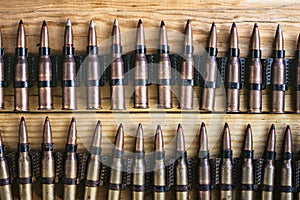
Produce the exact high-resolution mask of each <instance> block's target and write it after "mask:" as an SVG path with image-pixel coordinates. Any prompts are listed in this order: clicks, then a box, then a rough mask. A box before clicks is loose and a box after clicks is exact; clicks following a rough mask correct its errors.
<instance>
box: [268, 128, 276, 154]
mask: <svg viewBox="0 0 300 200" xmlns="http://www.w3.org/2000/svg"><path fill="white" fill-rule="evenodd" d="M275 145H276V132H275V126H274V124H272V126H271V128H270V131H269V136H268V143H267V147H266V151H273V152H274V151H275Z"/></svg>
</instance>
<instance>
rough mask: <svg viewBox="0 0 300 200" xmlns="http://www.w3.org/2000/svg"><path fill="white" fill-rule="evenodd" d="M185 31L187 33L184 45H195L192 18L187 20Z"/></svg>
mask: <svg viewBox="0 0 300 200" xmlns="http://www.w3.org/2000/svg"><path fill="white" fill-rule="evenodd" d="M184 33H185V38H184V45H186V46H193V30H192V24H191V22H190V20H188V21H187V22H186V26H185V31H184Z"/></svg>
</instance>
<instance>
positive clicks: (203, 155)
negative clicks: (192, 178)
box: [198, 123, 211, 200]
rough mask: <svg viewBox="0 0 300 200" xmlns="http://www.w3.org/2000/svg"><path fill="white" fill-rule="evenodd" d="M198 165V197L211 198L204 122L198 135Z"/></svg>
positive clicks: (204, 199) (209, 169)
mask: <svg viewBox="0 0 300 200" xmlns="http://www.w3.org/2000/svg"><path fill="white" fill-rule="evenodd" d="M198 157H199V167H198V177H199V180H198V184H199V189H198V194H199V197H198V199H201V200H210V199H211V192H210V190H211V187H210V185H211V181H210V180H211V168H210V164H209V150H208V138H207V132H206V127H205V124H204V123H202V124H201V128H200V135H199V153H198Z"/></svg>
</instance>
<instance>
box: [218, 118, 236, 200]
mask: <svg viewBox="0 0 300 200" xmlns="http://www.w3.org/2000/svg"><path fill="white" fill-rule="evenodd" d="M232 170H233V164H232V150H231V138H230V130H229V126H228V124H227V123H225V126H224V129H223V148H222V162H221V170H220V173H221V181H220V199H222V200H223V199H224V200H225V199H226V200H229V199H233V194H232V190H233V188H232V184H233V180H232V178H233V177H232Z"/></svg>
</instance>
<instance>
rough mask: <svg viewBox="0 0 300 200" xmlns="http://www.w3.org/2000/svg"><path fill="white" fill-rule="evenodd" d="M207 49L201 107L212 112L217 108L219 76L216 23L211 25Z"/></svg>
mask: <svg viewBox="0 0 300 200" xmlns="http://www.w3.org/2000/svg"><path fill="white" fill-rule="evenodd" d="M206 51H207V57H206V58H205V64H204V73H202V74H201V76H202V78H203V80H204V86H203V88H202V92H201V107H200V109H201V110H204V111H207V112H212V111H214V110H215V94H216V87H217V86H216V82H217V78H218V63H217V55H218V48H217V28H216V24H215V23H213V24H212V25H211V29H210V33H209V39H208V45H207V47H206Z"/></svg>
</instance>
